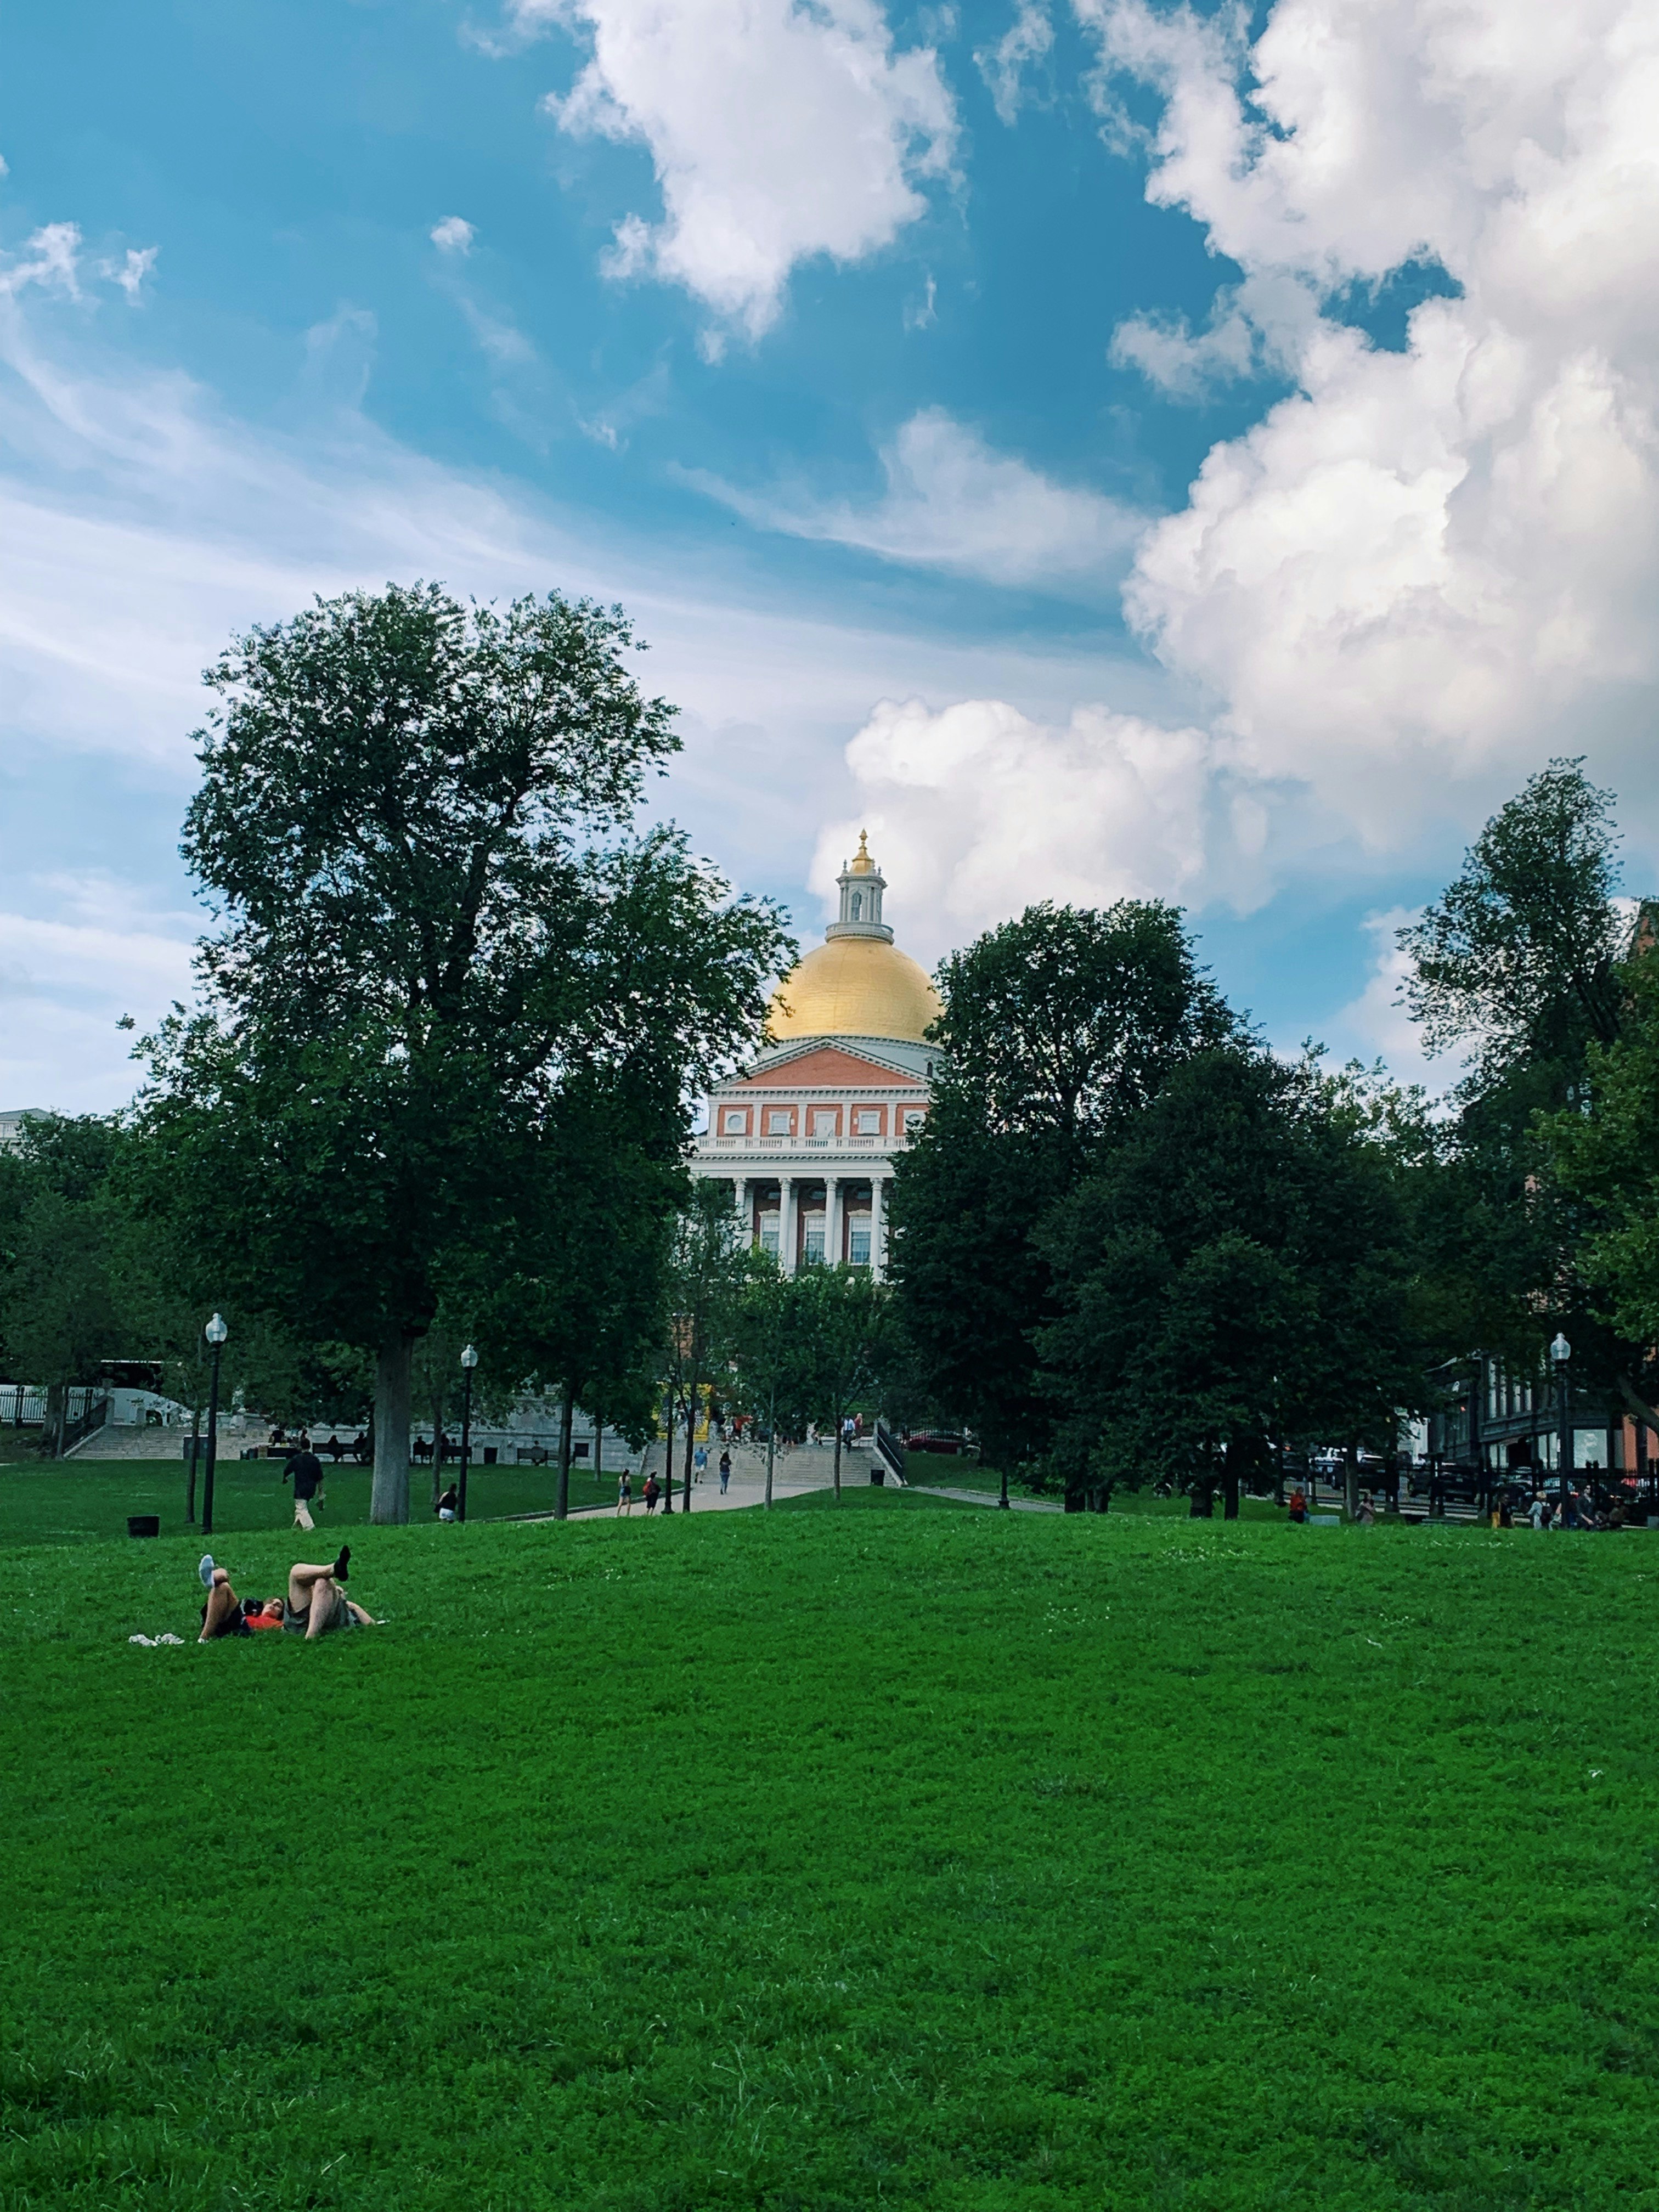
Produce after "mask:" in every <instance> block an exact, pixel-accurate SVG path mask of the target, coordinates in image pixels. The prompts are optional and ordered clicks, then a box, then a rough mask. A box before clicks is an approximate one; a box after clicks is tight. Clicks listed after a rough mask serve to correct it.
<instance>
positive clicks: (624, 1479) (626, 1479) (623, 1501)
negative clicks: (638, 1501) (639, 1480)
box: [617, 1468, 634, 1520]
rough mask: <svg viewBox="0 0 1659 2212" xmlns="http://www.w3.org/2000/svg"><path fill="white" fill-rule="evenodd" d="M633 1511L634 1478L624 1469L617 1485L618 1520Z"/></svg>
mask: <svg viewBox="0 0 1659 2212" xmlns="http://www.w3.org/2000/svg"><path fill="white" fill-rule="evenodd" d="M633 1510H634V1478H633V1476H632V1475H631V1474H629V1472H628V1469H627V1468H623V1471H622V1474H621V1477H620V1479H619V1480H618V1481H617V1518H618V1519H619V1520H620V1518H621V1517H622V1516H623V1514H624V1513H632V1511H633Z"/></svg>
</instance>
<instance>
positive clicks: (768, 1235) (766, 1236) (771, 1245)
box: [760, 1213, 782, 1259]
mask: <svg viewBox="0 0 1659 2212" xmlns="http://www.w3.org/2000/svg"><path fill="white" fill-rule="evenodd" d="M781 1241H782V1239H781V1235H780V1231H779V1221H778V1216H777V1215H776V1214H775V1213H763V1214H762V1216H761V1225H760V1248H761V1250H762V1251H763V1252H769V1253H770V1254H771V1255H772V1257H773V1258H774V1259H776V1258H777V1256H778V1247H779V1244H780V1243H781Z"/></svg>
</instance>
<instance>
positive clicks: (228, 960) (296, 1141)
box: [139, 585, 788, 1520]
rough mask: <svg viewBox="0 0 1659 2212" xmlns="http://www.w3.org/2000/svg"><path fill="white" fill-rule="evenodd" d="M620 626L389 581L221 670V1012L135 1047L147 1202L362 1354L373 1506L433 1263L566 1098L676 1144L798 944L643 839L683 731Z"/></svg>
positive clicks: (565, 603)
mask: <svg viewBox="0 0 1659 2212" xmlns="http://www.w3.org/2000/svg"><path fill="white" fill-rule="evenodd" d="M635 645H636V641H635V638H634V636H633V634H632V631H631V630H630V629H629V625H628V623H627V622H626V620H625V619H624V617H623V616H622V615H621V614H620V613H619V612H618V611H615V610H611V611H606V610H604V609H601V608H599V607H596V606H594V605H591V604H590V603H588V602H586V601H569V600H565V599H561V598H559V597H558V596H557V595H556V594H555V595H550V596H549V597H548V598H547V599H542V600H535V599H522V600H519V601H516V602H514V603H513V605H512V606H510V607H509V608H507V609H506V610H505V611H496V610H495V609H493V608H482V609H481V608H478V607H476V606H475V607H471V608H464V607H463V606H461V605H459V603H458V602H457V601H456V600H454V599H452V598H450V597H449V596H448V595H447V593H446V592H443V591H442V590H441V588H439V587H438V586H435V585H420V586H414V587H412V588H408V589H405V588H401V587H398V586H388V588H387V589H386V591H385V592H382V593H380V594H378V595H373V594H368V593H363V592H356V593H351V594H349V595H348V596H346V597H344V598H343V599H336V600H332V601H329V602H327V603H324V604H319V605H318V606H317V607H316V608H314V609H313V611H310V612H309V613H307V614H304V615H301V616H300V617H297V618H296V619H295V620H294V621H293V622H291V623H284V624H281V625H278V626H276V627H274V628H272V629H261V630H256V631H253V632H252V633H251V634H250V635H248V636H246V638H243V639H241V640H240V641H238V642H237V643H236V645H235V646H234V647H233V648H232V649H231V650H230V651H229V652H228V653H227V654H226V655H225V656H224V658H223V659H222V661H221V662H220V663H219V665H217V667H216V668H215V669H214V670H213V671H210V676H209V681H210V684H211V685H212V687H213V688H214V690H216V692H217V693H218V695H219V698H220V701H221V704H220V706H219V707H218V708H217V709H216V713H215V714H214V716H213V717H212V719H211V720H210V726H209V728H208V729H207V731H206V732H204V735H203V737H202V740H201V760H202V766H203V777H204V780H203V784H202V787H201V790H200V791H199V792H198V793H197V797H196V799H194V801H193V802H192V804H191V809H190V812H189V816H188V818H187V821H186V826H185V856H186V858H187V859H188V860H189V861H190V862H191V866H192V868H193V869H194V871H195V872H196V874H197V878H198V880H199V881H200V882H201V884H202V885H203V887H204V890H206V892H207V893H208V894H209V895H210V897H211V898H212V899H214V900H215V901H216V902H217V904H218V905H219V907H220V909H221V911H222V915H223V925H222V928H221V929H220V930H219V932H218V933H216V935H213V936H211V937H210V938H208V939H205V940H204V943H203V945H202V947H201V951H200V957H199V963H198V964H199V972H200V975H201V980H202V983H203V986H204V998H205V1001H206V1003H205V1005H204V1009H203V1010H202V1011H201V1012H199V1013H197V1014H194V1015H186V1014H185V1013H184V1012H179V1013H178V1014H177V1015H175V1017H174V1018H173V1020H172V1021H171V1022H169V1023H168V1024H165V1025H164V1026H163V1028H162V1029H161V1032H160V1033H159V1034H158V1036H156V1037H155V1038H154V1039H152V1040H150V1041H149V1054H150V1061H151V1073H152V1081H151V1085H150V1086H149V1091H148V1092H147V1093H146V1095H145V1096H144V1097H143V1100H142V1101H141V1106H140V1114H139V1121H140V1127H141V1128H142V1130H143V1133H144V1135H145V1137H146V1139H147V1140H148V1141H147V1145H146V1151H145V1157H146V1159H147V1161H148V1162H149V1164H150V1168H151V1174H150V1181H149V1189H150V1194H151V1200H152V1203H153V1204H155V1206H157V1207H158V1208H162V1209H165V1210H167V1211H168V1212H170V1214H171V1216H172V1218H173V1220H174V1222H175V1223H176V1224H177V1225H178V1228H179V1240H180V1243H181V1246H182V1247H183V1248H184V1249H186V1250H187V1251H189V1252H190V1253H191V1254H193V1255H196V1256H197V1264H198V1267H199V1271H200V1280H201V1281H202V1282H203V1283H204V1284H205V1283H207V1282H208V1281H210V1280H211V1281H213V1282H214V1283H215V1284H216V1285H219V1284H222V1285H225V1287H226V1290H227V1292H228V1293H234V1294H236V1295H239V1296H240V1297H243V1298H244V1299H245V1300H246V1301H247V1302H249V1303H258V1304H262V1305H263V1306H264V1308H265V1309H266V1310H270V1311H273V1312H275V1313H277V1314H283V1315H288V1316H296V1317H301V1320H302V1325H303V1328H304V1329H305V1331H306V1333H307V1334H315V1335H325V1336H337V1337H339V1338H342V1339H343V1340H347V1341H349V1342H352V1343H355V1344H358V1345H362V1346H364V1347H365V1348H367V1349H368V1350H370V1351H372V1352H374V1355H375V1357H376V1360H377V1372H376V1419H375V1453H376V1457H375V1487H374V1508H373V1510H374V1514H375V1516H376V1517H377V1518H379V1519H395V1520H401V1519H404V1518H405V1517H406V1516H407V1512H408V1462H407V1436H408V1427H409V1410H410V1407H409V1400H410V1358H411V1354H412V1349H413V1346H414V1344H415V1342H416V1340H417V1339H418V1338H419V1336H420V1335H421V1334H422V1333H423V1331H424V1330H425V1329H426V1328H428V1326H429V1325H430V1323H431V1322H432V1320H433V1317H434V1316H435V1313H436V1312H437V1310H438V1304H439V1298H440V1294H441V1279H442V1277H443V1276H444V1274H445V1273H446V1272H447V1271H450V1270H455V1269H459V1268H462V1267H465V1265H466V1263H467V1260H468V1256H469V1255H476V1254H478V1253H480V1252H483V1251H485V1250H488V1249H492V1248H494V1247H499V1245H500V1244H501V1242H502V1241H503V1240H504V1239H505V1238H506V1237H507V1234H508V1231H509V1230H510V1227H511V1225H512V1224H513V1222H514V1221H515V1220H516V1219H517V1218H519V1217H520V1213H528V1214H535V1213H537V1212H538V1210H539V1209H540V1208H541V1207H542V1204H543V1179H544V1175H545V1172H546V1170H547V1166H548V1152H547V1148H546V1145H545V1144H544V1139H546V1138H547V1137H548V1135H549V1133H550V1130H551V1128H552V1126H553V1124H555V1123H556V1121H558V1119H559V1116H560V1115H561V1112H562V1109H563V1106H564V1102H565V1100H566V1098H567V1097H568V1094H569V1093H570V1092H571V1091H573V1090H574V1089H580V1088H581V1087H582V1086H584V1085H592V1084H593V1083H596V1082H597V1083H607V1082H608V1083H609V1084H611V1085H612V1086H614V1087H615V1088H617V1090H619V1091H626V1092H627V1093H628V1094H629V1097H630V1098H631V1099H632V1100H633V1101H634V1102H635V1105H636V1107H637V1109H639V1111H640V1113H641V1115H642V1117H643V1118H644V1119H646V1120H647V1121H650V1123H651V1125H652V1135H651V1139H650V1142H651V1145H652V1146H653V1149H654V1151H655V1152H656V1153H657V1154H658V1155H659V1157H671V1156H672V1155H673V1154H674V1153H675V1152H677V1151H678V1145H679V1143H680V1140H681V1134H682V1132H683V1129H684V1109H685V1098H686V1092H687V1090H688V1087H689V1086H690V1085H691V1084H693V1083H696V1082H698V1081H700V1080H706V1079H707V1078H708V1076H709V1075H710V1074H712V1073H714V1072H715V1070H716V1069H717V1068H718V1067H720V1066H725V1065H727V1064H729V1062H730V1060H731V1059H732V1057H734V1056H738V1055H739V1054H741V1052H742V1051H743V1049H744V1048H745V1047H747V1046H748V1045H749V1044H750V1043H751V1042H754V1041H756V1040H757V1039H758V1036H759V1035H760V1033H761V1028H762V1024H763V1018H764V1006H763V999H762V996H761V986H762V983H763V980H764V978H765V977H766V976H767V975H768V974H769V973H770V972H772V971H774V970H775V969H776V968H777V967H779V966H780V965H781V964H782V963H783V961H784V959H785V957H786V955H787V949H788V948H787V940H786V939H784V938H783V935H782V933H781V927H780V921H779V917H778V915H777V914H776V913H775V910H774V909H773V908H770V907H769V906H766V905H764V904H757V903H755V902H750V901H746V900H741V899H739V900H732V899H731V898H730V896H729V895H728V893H727V890H726V886H725V885H724V884H721V883H720V882H719V881H718V880H717V879H716V878H714V877H713V876H711V875H710V874H709V872H708V871H707V870H706V869H703V868H702V867H700V866H696V865H695V864H694V863H693V861H692V860H691V858H690V854H689V852H688V850H687V848H686V846H685V843H684V840H683V839H682V838H680V837H678V836H677V835H675V834H674V833H672V832H671V831H668V830H655V831H652V832H649V833H647V834H646V835H644V836H637V835H635V834H634V833H633V829H632V821H633V816H634V812H635V807H636V805H637V804H638V802H639V800H640V799H641V795H642V792H643V787H644V779H645V777H646V775H647V774H648V773H650V772H651V771H653V770H655V769H659V768H660V767H661V765H662V763H663V762H664V761H665V759H666V757H668V755H669V754H670V753H671V751H672V750H673V746H674V739H673V737H672V734H671V709H670V708H668V707H667V706H666V705H665V703H664V702H662V701H660V700H653V699H648V698H647V697H646V696H644V695H642V694H641V691H640V690H639V688H638V685H637V684H636V683H635V678H634V677H633V675H632V673H631V671H630V670H629V666H628V665H627V661H626V659H625V656H626V654H627V653H629V651H631V650H632V649H633V648H634V647H635ZM606 838H609V839H610V840H611V842H610V843H609V844H606V843H605V842H603V841H604V840H605V839H606ZM556 1149H557V1140H556V1139H555V1140H554V1150H555V1151H556Z"/></svg>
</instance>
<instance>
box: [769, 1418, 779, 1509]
mask: <svg viewBox="0 0 1659 2212" xmlns="http://www.w3.org/2000/svg"><path fill="white" fill-rule="evenodd" d="M777 1448H778V1394H777V1392H776V1391H774V1392H773V1393H772V1402H771V1405H770V1407H769V1408H768V1411H767V1415H766V1507H767V1510H768V1512H770V1510H771V1509H772V1455H773V1454H774V1453H775V1451H776V1450H777Z"/></svg>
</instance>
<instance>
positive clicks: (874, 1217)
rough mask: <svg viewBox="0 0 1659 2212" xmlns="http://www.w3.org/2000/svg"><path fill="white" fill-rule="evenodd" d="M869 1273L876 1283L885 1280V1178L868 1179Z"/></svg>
mask: <svg viewBox="0 0 1659 2212" xmlns="http://www.w3.org/2000/svg"><path fill="white" fill-rule="evenodd" d="M870 1273H871V1274H872V1277H873V1278H874V1279H875V1280H876V1281H877V1282H878V1283H884V1282H885V1281H886V1279H887V1178H886V1176H871V1178H870Z"/></svg>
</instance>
